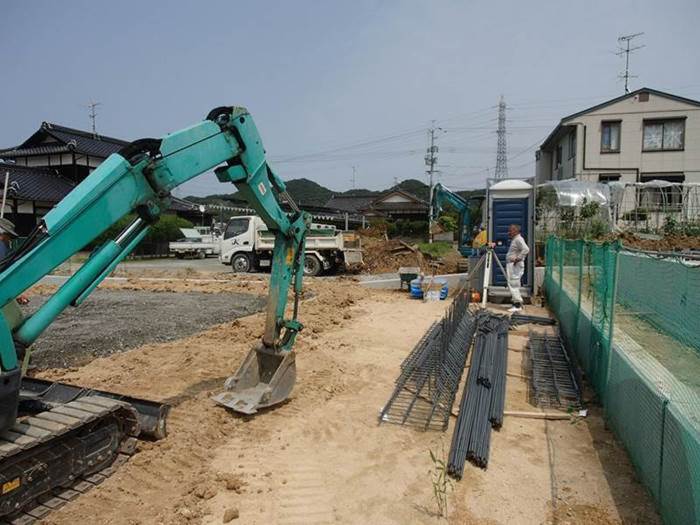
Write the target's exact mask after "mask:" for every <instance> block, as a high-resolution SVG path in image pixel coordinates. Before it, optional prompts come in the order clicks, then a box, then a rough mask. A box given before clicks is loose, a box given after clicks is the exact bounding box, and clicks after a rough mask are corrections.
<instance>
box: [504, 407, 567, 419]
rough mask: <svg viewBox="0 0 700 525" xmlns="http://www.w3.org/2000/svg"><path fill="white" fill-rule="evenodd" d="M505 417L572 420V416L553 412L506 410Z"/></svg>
mask: <svg viewBox="0 0 700 525" xmlns="http://www.w3.org/2000/svg"><path fill="white" fill-rule="evenodd" d="M503 415H504V416H508V417H520V418H525V419H547V420H550V421H556V420H564V419H571V415H570V414H561V413H556V412H555V413H552V412H522V411H518V410H504V411H503Z"/></svg>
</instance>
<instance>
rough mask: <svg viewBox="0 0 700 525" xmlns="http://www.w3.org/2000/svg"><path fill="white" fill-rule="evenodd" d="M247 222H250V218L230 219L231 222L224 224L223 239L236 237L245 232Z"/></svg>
mask: <svg viewBox="0 0 700 525" xmlns="http://www.w3.org/2000/svg"><path fill="white" fill-rule="evenodd" d="M249 222H250V220H249V219H246V218H241V219H232V220H231V222H229V223H228V226H226V232H225V233H224V239H230V238H231V237H237V236H238V235H241V234H242V233H245V232H247V231H248V223H249Z"/></svg>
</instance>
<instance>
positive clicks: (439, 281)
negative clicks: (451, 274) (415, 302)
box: [409, 277, 449, 301]
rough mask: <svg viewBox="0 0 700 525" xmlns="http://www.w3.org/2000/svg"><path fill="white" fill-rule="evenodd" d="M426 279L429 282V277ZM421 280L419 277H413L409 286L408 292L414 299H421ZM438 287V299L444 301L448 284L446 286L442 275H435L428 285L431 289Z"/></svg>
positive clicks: (445, 280)
mask: <svg viewBox="0 0 700 525" xmlns="http://www.w3.org/2000/svg"><path fill="white" fill-rule="evenodd" d="M426 280H427V281H428V282H430V278H429V277H426ZM421 284H422V280H421V279H420V278H418V279H413V280H412V281H411V286H410V289H409V290H410V293H411V297H413V298H414V299H423V288H422V287H421ZM438 287H440V300H441V301H444V300H445V299H447V293H448V291H449V290H448V286H447V279H445V278H444V277H436V278H435V279H433V282H432V284H431V286H430V288H431V289H432V290H436V289H437V288H438Z"/></svg>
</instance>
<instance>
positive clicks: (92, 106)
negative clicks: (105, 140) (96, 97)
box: [88, 101, 102, 138]
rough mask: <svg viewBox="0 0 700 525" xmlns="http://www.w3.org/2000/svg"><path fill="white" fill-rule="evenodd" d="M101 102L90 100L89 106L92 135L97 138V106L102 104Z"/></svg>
mask: <svg viewBox="0 0 700 525" xmlns="http://www.w3.org/2000/svg"><path fill="white" fill-rule="evenodd" d="M101 105H102V103H101V102H93V101H90V103H89V104H88V108H90V120H91V121H92V136H93V137H94V138H97V124H96V121H97V111H96V110H97V106H101Z"/></svg>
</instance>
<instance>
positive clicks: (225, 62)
mask: <svg viewBox="0 0 700 525" xmlns="http://www.w3.org/2000/svg"><path fill="white" fill-rule="evenodd" d="M698 20H700V2H697V0H688V1H667V2H659V1H655V2H647V1H623V2H612V1H608V2H577V3H575V4H574V3H571V2H554V1H552V2H534V1H533V2H522V1H514V2H466V1H464V2H457V1H446V0H445V1H443V0H435V1H431V2H429V1H425V0H424V1H422V2H421V1H384V2H379V1H368V0H355V1H352V2H351V1H345V2H340V1H325V2H324V1H321V0H317V1H296V2H293V1H287V2H284V1H277V2H273V1H256V2H236V1H207V2H204V1H202V2H182V1H170V2H164V1H162V2H157V1H153V2H143V1H139V2H134V1H121V2H101V1H95V0H93V1H91V2H82V1H68V0H66V1H62V2H52V1H43V2H39V1H31V0H25V1H19V0H17V1H16V0H5V1H4V2H3V17H2V19H0V50H2V52H1V53H0V71H2V73H3V74H2V78H3V81H2V84H3V88H2V95H3V96H2V97H0V122H1V124H0V146H2V147H6V146H12V145H15V144H17V143H19V142H21V141H22V140H24V139H25V138H26V137H27V136H29V135H30V134H31V133H32V132H33V131H35V130H36V129H37V128H38V127H39V125H40V124H41V122H42V121H44V120H46V121H51V122H56V123H60V124H63V125H67V126H73V127H79V128H83V129H89V126H90V121H89V119H88V109H87V104H88V102H89V101H90V100H96V101H99V102H100V103H101V104H102V105H101V106H100V107H99V108H98V117H97V125H98V131H99V132H101V133H103V134H106V135H112V136H116V137H120V138H125V139H128V140H133V139H136V138H140V137H145V136H159V135H163V134H165V133H167V132H170V131H174V130H177V129H179V128H182V127H185V126H188V125H190V124H192V123H194V122H196V121H198V120H201V119H202V118H203V117H204V116H205V115H206V114H207V113H208V111H209V110H210V109H211V108H213V107H215V106H219V105H243V106H246V107H248V108H249V109H250V111H251V113H252V114H253V117H254V118H255V120H256V122H257V125H258V127H259V129H260V131H261V134H262V136H263V140H264V141H265V145H266V148H267V151H268V154H269V156H270V158H271V162H272V164H273V166H274V167H275V168H276V170H277V171H278V173H280V175H282V177H283V178H285V179H291V178H299V177H306V178H309V179H312V180H315V181H317V182H319V183H320V184H323V185H325V186H327V187H330V188H332V189H336V190H345V189H348V188H350V187H351V186H352V182H351V178H352V166H356V171H357V176H356V186H357V187H366V188H370V189H383V188H386V187H387V186H389V185H391V184H393V181H394V180H395V179H398V180H402V179H406V178H422V179H424V178H425V173H424V169H425V166H424V162H423V155H424V150H425V147H426V145H427V133H426V129H427V128H428V127H429V126H430V123H431V120H436V121H437V125H439V126H441V127H442V128H443V129H444V130H445V131H446V132H445V133H441V134H440V135H439V138H438V144H439V146H440V148H441V151H440V155H439V167H440V170H441V174H440V177H441V180H442V181H443V182H444V183H446V184H447V185H448V186H450V187H453V188H458V189H462V188H474V187H479V186H480V185H482V184H483V181H484V179H485V178H486V177H487V176H488V175H489V173H492V170H493V166H494V165H495V157H496V155H495V149H496V136H495V133H494V130H495V127H496V107H495V106H496V104H497V103H498V98H499V96H500V95H501V94H503V95H504V96H505V98H506V102H507V103H508V105H509V107H510V109H509V111H508V126H509V134H508V147H509V167H510V174H511V176H531V175H533V174H534V150H535V149H536V145H537V144H538V143H539V142H540V141H541V139H542V138H544V136H546V134H547V133H548V132H549V131H550V130H551V129H552V128H553V127H554V125H555V124H556V122H557V121H558V119H559V118H561V117H562V116H563V115H566V114H568V113H572V112H574V111H577V110H579V109H582V108H584V107H587V106H590V105H593V104H595V103H597V102H600V101H602V100H605V99H606V98H611V97H613V96H617V95H620V94H622V92H623V85H622V83H621V82H620V81H618V79H617V74H618V73H619V72H620V71H621V69H622V67H623V63H622V61H621V60H620V58H618V57H617V56H615V54H614V53H613V52H614V51H615V49H616V46H617V42H616V40H617V37H618V36H619V35H620V34H627V33H633V32H639V31H644V32H645V35H644V36H643V37H641V38H640V39H639V43H643V44H645V45H646V47H645V48H644V49H642V50H640V51H639V52H637V53H636V54H635V55H634V56H633V58H632V69H633V72H634V73H635V74H637V75H638V76H639V78H638V79H634V80H633V81H632V88H636V87H641V86H649V87H654V88H656V89H661V90H667V91H672V92H674V93H676V94H678V95H682V96H686V97H690V98H700V53H698V52H697V50H698V49H700V32H698V31H697V28H696V27H695V26H696V25H697V21H698ZM228 191H229V188H227V187H224V186H222V185H221V184H219V183H218V182H217V181H216V179H215V177H214V176H213V175H211V174H205V175H202V176H201V177H199V178H198V179H196V180H194V181H192V182H190V183H188V184H187V185H186V186H185V187H183V188H181V189H180V191H179V194H180V195H186V194H199V195H201V194H207V193H215V192H217V193H220V192H228Z"/></svg>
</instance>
